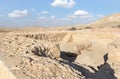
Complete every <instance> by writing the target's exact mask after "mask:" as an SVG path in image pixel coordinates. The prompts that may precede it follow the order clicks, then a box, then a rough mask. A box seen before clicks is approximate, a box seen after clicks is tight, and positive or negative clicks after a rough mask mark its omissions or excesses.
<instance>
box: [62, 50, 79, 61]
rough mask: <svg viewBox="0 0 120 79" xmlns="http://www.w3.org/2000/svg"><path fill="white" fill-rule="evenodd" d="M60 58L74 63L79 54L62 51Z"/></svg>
mask: <svg viewBox="0 0 120 79" xmlns="http://www.w3.org/2000/svg"><path fill="white" fill-rule="evenodd" d="M60 57H61V58H62V59H64V60H67V61H69V62H74V61H75V59H76V58H77V54H75V53H73V52H65V51H61V54H60Z"/></svg>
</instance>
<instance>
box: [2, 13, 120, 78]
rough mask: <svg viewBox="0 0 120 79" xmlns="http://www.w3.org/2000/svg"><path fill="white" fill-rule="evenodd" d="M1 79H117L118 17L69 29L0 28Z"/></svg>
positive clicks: (119, 65)
mask: <svg viewBox="0 0 120 79" xmlns="http://www.w3.org/2000/svg"><path fill="white" fill-rule="evenodd" d="M0 79H120V14H114V15H110V16H107V17H104V18H102V19H100V20H98V21H96V22H93V23H90V24H85V25H75V26H69V27H56V28H41V27H26V28H1V29H0Z"/></svg>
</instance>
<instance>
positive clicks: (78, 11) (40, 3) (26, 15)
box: [0, 0, 120, 27]
mask: <svg viewBox="0 0 120 79" xmlns="http://www.w3.org/2000/svg"><path fill="white" fill-rule="evenodd" d="M119 5H120V0H0V26H2V27H3V26H7V27H19V26H42V27H50V26H64V25H76V24H82V23H89V22H92V21H95V20H97V19H99V18H102V17H104V16H107V15H111V14H115V13H119V12H120V6H119Z"/></svg>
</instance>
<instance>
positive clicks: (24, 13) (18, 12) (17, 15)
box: [8, 10, 28, 18]
mask: <svg viewBox="0 0 120 79" xmlns="http://www.w3.org/2000/svg"><path fill="white" fill-rule="evenodd" d="M27 15H28V10H14V11H13V12H11V13H9V14H8V17H11V18H20V17H24V16H27Z"/></svg>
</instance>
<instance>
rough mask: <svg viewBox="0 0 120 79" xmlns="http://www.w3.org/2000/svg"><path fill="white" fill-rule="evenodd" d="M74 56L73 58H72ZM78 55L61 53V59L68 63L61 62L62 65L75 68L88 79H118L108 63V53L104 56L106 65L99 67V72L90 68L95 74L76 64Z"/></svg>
mask: <svg viewBox="0 0 120 79" xmlns="http://www.w3.org/2000/svg"><path fill="white" fill-rule="evenodd" d="M71 55H72V58H71ZM76 57H77V55H74V54H73V53H70V52H61V58H63V59H64V60H68V61H69V62H67V61H60V63H61V64H67V65H69V66H70V67H72V68H74V69H75V70H77V71H79V72H81V73H82V75H83V76H85V78H86V79H117V78H116V77H115V75H114V73H115V72H114V70H113V69H112V68H111V66H110V64H108V63H107V60H108V53H107V54H106V55H104V56H103V59H104V64H101V65H100V66H98V67H97V68H98V70H96V69H95V68H94V67H92V66H88V67H89V68H91V69H92V70H93V71H94V73H93V72H90V71H89V70H88V69H86V68H84V67H83V66H80V65H78V64H75V63H74V61H75V59H76ZM70 58H71V59H70Z"/></svg>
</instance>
